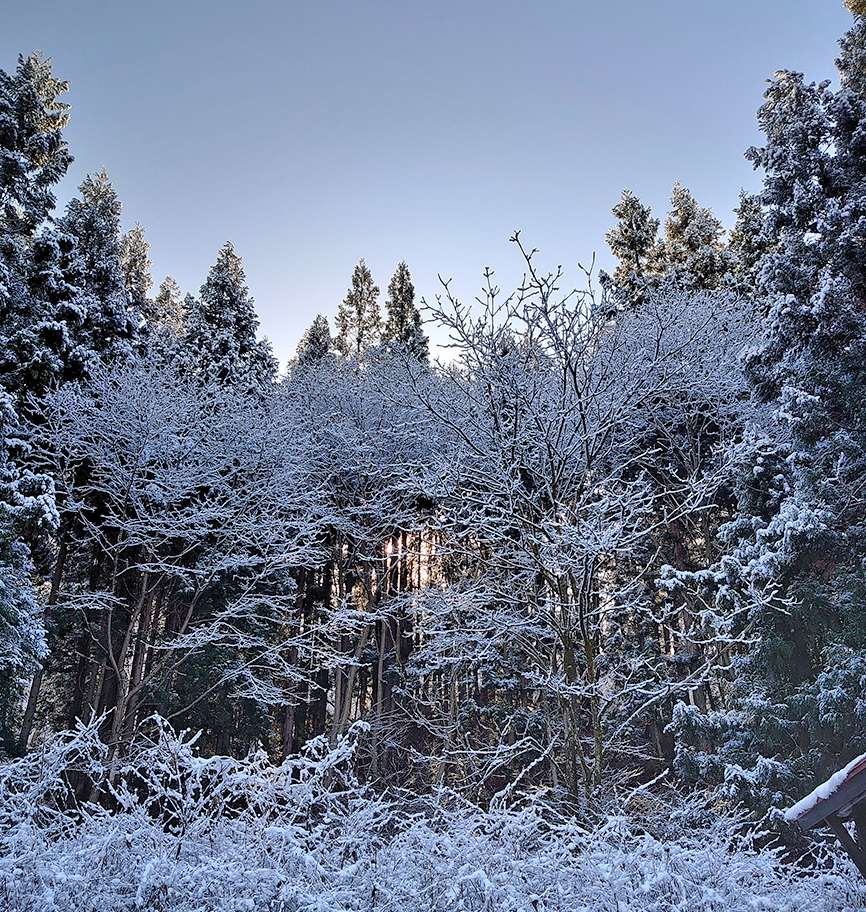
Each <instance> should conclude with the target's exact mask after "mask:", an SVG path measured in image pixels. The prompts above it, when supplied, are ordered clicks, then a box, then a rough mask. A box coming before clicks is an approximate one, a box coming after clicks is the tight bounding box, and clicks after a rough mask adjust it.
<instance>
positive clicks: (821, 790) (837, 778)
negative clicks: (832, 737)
mask: <svg viewBox="0 0 866 912" xmlns="http://www.w3.org/2000/svg"><path fill="white" fill-rule="evenodd" d="M861 764H863V765H864V766H866V753H863V754H860V756H859V757H855V758H854V759H853V760H852V761H851V762H850V763H849V764H848V765H847V766H846V767H845V768H844V769H840V770H839V771H838V772H835V773H833V775H832V776H831V777H830V778H829V779H828V780H827V781H826V782H822V783H821V784H820V785H819V786H817V787H816V788H815V789H813V790H812V791H811V792H809V794H808V795H806V797H805V798H801V799H800V800H799V801H798V802H797V803H796V804H795V805H794V806H793V807H789V808H788V810H787V811H785V820H787V821H788V823H793V822H794V821H795V820H797V819H799V818H800V817H802V816H803V815H804V814H805V813H807V812H808V811H811V810H812V808H813V807H815V806H816V805H817V804H818V802H820V801H826V800H827V799H828V798H829V797H830V796H831V795H833V794H835V792H836V791H837V790H838V788H839V786H840V785H842V783H843V782H845V780H846V779H847V778H848V777H849V776H850V775H851V773H852V772H853V771H854V769H855V767H857V766H858V765H861Z"/></svg>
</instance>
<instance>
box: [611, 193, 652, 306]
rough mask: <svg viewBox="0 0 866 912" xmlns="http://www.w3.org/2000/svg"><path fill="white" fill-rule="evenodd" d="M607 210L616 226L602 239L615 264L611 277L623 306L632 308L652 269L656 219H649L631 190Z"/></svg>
mask: <svg viewBox="0 0 866 912" xmlns="http://www.w3.org/2000/svg"><path fill="white" fill-rule="evenodd" d="M611 211H612V213H613V215H614V216H615V217H616V219H617V225H616V227H615V228H612V229H611V230H610V231H608V232H607V234H606V235H605V240H606V241H607V245H608V247H610V250H611V253H613V255H614V256H615V257H616V258H617V260H618V261H619V263H618V265H617V267H616V269H615V270H614V273H613V276H612V278H613V281H614V284H615V285H616V287H618V288H620V289H621V290H622V294H623V295H624V297H625V302H626V304H627V305H629V306H633V305H634V304H637V303H638V302H639V301H640V300H641V298H642V296H643V293H644V289H645V287H646V278H647V276H648V275H649V274H650V273H652V272H653V271H654V270H655V263H656V260H657V259H658V254H659V250H658V230H659V220H658V219H654V218H652V208H651V207H650V206H644V205H643V203H641V201H640V200H639V199H638V198H637V197H636V196H635V195H634V194H633V193H632V192H631V190H623V192H622V198H621V199H620V201H619V203H617V205H616V206H614V207H613V209H612V210H611Z"/></svg>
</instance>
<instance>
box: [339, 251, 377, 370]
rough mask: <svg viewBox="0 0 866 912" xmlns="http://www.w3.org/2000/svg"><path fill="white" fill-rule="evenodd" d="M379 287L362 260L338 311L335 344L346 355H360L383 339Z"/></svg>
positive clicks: (355, 270)
mask: <svg viewBox="0 0 866 912" xmlns="http://www.w3.org/2000/svg"><path fill="white" fill-rule="evenodd" d="M378 299H379V286H378V285H376V284H374V282H373V276H372V275H371V274H370V270H369V268H368V267H367V264H366V263H365V262H364V261H363V260H361V262H360V263H358V265H357V266H356V267H355V269H354V271H353V272H352V285H351V287H350V288H349V290H348V292H347V293H346V297H345V298H344V300H343V303H342V304H340V309H339V311H338V312H337V321H336V323H337V338H336V339H335V341H334V345H335V347H336V348H337V350H338V351H340V352H342V354H344V355H360V354H361V353H362V352H364V351H365V349H367V348H369V347H370V346H371V345H375V344H376V343H378V342H379V340H380V338H381V336H382V317H381V314H380V311H379V300H378Z"/></svg>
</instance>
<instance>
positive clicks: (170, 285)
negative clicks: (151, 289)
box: [148, 276, 184, 335]
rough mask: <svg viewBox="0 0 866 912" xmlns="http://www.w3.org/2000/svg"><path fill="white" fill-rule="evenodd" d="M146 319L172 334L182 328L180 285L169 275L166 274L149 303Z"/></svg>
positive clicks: (179, 331)
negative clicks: (167, 329)
mask: <svg viewBox="0 0 866 912" xmlns="http://www.w3.org/2000/svg"><path fill="white" fill-rule="evenodd" d="M148 320H149V321H150V322H151V323H152V324H153V325H154V326H155V327H158V328H162V327H167V328H169V329H170V330H171V331H172V333H173V334H174V335H179V334H180V333H181V332H182V330H183V322H184V302H183V296H182V295H181V291H180V285H178V284H177V282H176V281H175V280H174V279H173V278H172V277H171V276H166V277H165V278H164V279H163V280H162V283H161V284H160V286H159V288H158V289H157V292H156V295H155V296H154V298H153V301H152V302H151V304H150V307H149V311H148Z"/></svg>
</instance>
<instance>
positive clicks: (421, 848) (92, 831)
mask: <svg viewBox="0 0 866 912" xmlns="http://www.w3.org/2000/svg"><path fill="white" fill-rule="evenodd" d="M152 724H153V732H152V738H151V739H150V740H149V741H148V742H147V743H144V744H140V745H139V746H138V747H137V748H136V749H135V750H134V751H133V752H132V754H131V755H130V756H129V757H128V759H127V760H126V761H125V762H124V763H123V764H122V765H121V766H118V767H116V768H114V769H112V767H111V764H110V762H109V758H108V752H107V750H106V748H105V746H104V745H103V744H101V742H100V741H99V739H98V737H97V733H96V730H95V727H90V728H84V727H82V728H81V729H80V730H79V731H77V732H74V733H67V734H66V735H64V736H62V737H60V738H58V739H57V740H55V741H54V742H53V743H52V744H50V745H48V746H47V747H45V748H44V749H43V750H41V751H39V752H34V753H33V754H31V755H29V756H27V757H25V758H24V759H22V760H17V761H14V762H10V763H7V764H5V765H3V766H0V908H3V909H8V910H9V912H19V910H20V912H24V910H58V912H66V910H73V909H74V910H82V912H107V910H179V912H187V910H225V912H229V910H231V912H236V910H238V912H239V910H249V909H255V910H257V912H296V910H297V912H300V910H317V912H337V910H394V912H398V910H399V912H424V910H431V912H433V910H436V912H439V910H441V912H446V910H447V912H455V910H472V912H500V910H501V912H518V910H519V912H542V910H554V909H556V910H563V912H590V910H591V912H606V910H611V912H621V910H653V912H667V910H681V912H697V910H701V912H703V910H718V912H722V910H724V912H736V910H773V912H782V910H791V912H794V910H802V909H809V910H810V912H823V910H826V912H830V910H834V912H838V910H843V909H858V908H866V889H864V887H863V886H862V885H861V884H860V882H859V881H858V879H857V875H856V872H854V871H853V870H852V868H851V866H850V865H848V864H847V862H845V861H844V860H838V861H837V862H836V863H835V864H830V865H829V866H827V867H825V869H824V870H823V872H821V873H816V872H814V871H813V872H805V873H804V872H803V871H800V872H796V871H794V870H793V869H792V868H791V867H790V866H787V865H785V864H782V863H781V862H780V861H779V860H778V859H777V858H776V857H774V856H773V855H772V854H771V853H768V852H766V851H764V852H757V851H755V850H752V849H751V848H750V846H749V844H748V842H747V841H745V840H744V839H743V838H741V837H739V836H738V835H737V833H738V832H739V831H740V829H739V827H738V826H737V825H736V823H735V822H734V821H725V820H723V819H722V820H719V819H716V820H714V821H713V822H712V823H710V824H708V825H707V826H706V827H694V828H692V829H690V828H689V827H688V826H686V825H685V824H677V823H676V822H669V823H668V824H667V825H666V826H665V827H664V828H663V829H664V831H665V833H666V835H665V836H662V835H661V831H660V830H656V831H655V832H656V835H650V833H649V832H647V830H646V829H643V828H641V827H639V826H637V825H635V824H634V823H633V822H630V821H629V819H628V818H627V817H626V816H616V815H612V816H610V817H608V818H607V821H606V823H604V824H602V825H600V826H598V827H596V828H594V829H593V830H592V831H589V830H587V829H584V828H583V827H582V826H580V825H579V824H577V823H576V822H575V821H573V820H568V819H560V818H558V817H555V815H553V814H552V813H551V812H550V811H549V810H548V809H546V808H545V807H544V806H543V805H542V804H539V803H536V804H532V803H525V804H524V805H523V806H521V807H519V808H511V809H504V808H502V807H498V808H496V809H494V810H489V811H484V810H482V809H480V808H477V807H473V806H471V805H467V804H465V803H464V802H462V801H461V800H460V799H459V798H458V796H456V795H453V794H450V793H443V794H440V795H439V796H438V797H431V798H424V799H421V798H411V797H408V796H406V797H400V796H394V797H391V798H390V799H387V800H386V799H383V798H381V797H378V796H376V795H375V794H373V793H372V791H370V790H368V789H365V788H364V787H363V786H361V785H359V783H358V782H357V781H356V779H355V778H354V774H353V771H352V760H353V755H354V750H355V746H356V744H357V741H358V739H359V738H361V737H363V736H364V728H363V726H361V725H356V726H355V727H353V729H351V730H350V732H349V733H348V735H347V736H346V737H345V738H344V739H343V740H342V741H341V742H340V744H339V745H338V746H337V747H336V748H335V749H333V750H329V749H328V748H327V745H326V744H325V742H324V741H322V740H317V741H315V742H313V743H312V744H311V745H309V746H308V748H307V750H306V751H305V753H304V755H303V756H301V757H298V758H293V759H292V760H290V761H287V762H286V763H284V764H283V765H282V766H280V767H273V766H272V765H271V764H269V763H268V761H267V759H266V758H265V757H264V756H263V755H257V756H251V757H249V758H247V759H246V760H233V759H230V758H226V757H212V758H201V757H198V756H197V754H196V751H195V745H194V741H195V739H194V738H190V737H186V736H178V735H176V734H175V733H174V732H172V731H171V729H170V728H169V726H168V725H167V724H165V723H163V722H162V721H160V720H153V723H152ZM91 783H92V784H94V785H95V786H96V788H97V789H98V790H99V791H101V793H102V795H103V796H105V795H111V796H112V799H111V800H110V801H105V799H104V798H103V802H102V805H104V804H111V805H112V807H111V809H110V810H109V809H106V807H104V806H102V805H98V804H96V803H88V802H84V801H82V800H81V798H80V796H81V795H82V794H83V793H84V792H85V791H87V790H88V788H87V787H88V785H89V784H91ZM76 790H77V793H78V795H79V798H78V799H76V798H75V791H76Z"/></svg>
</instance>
